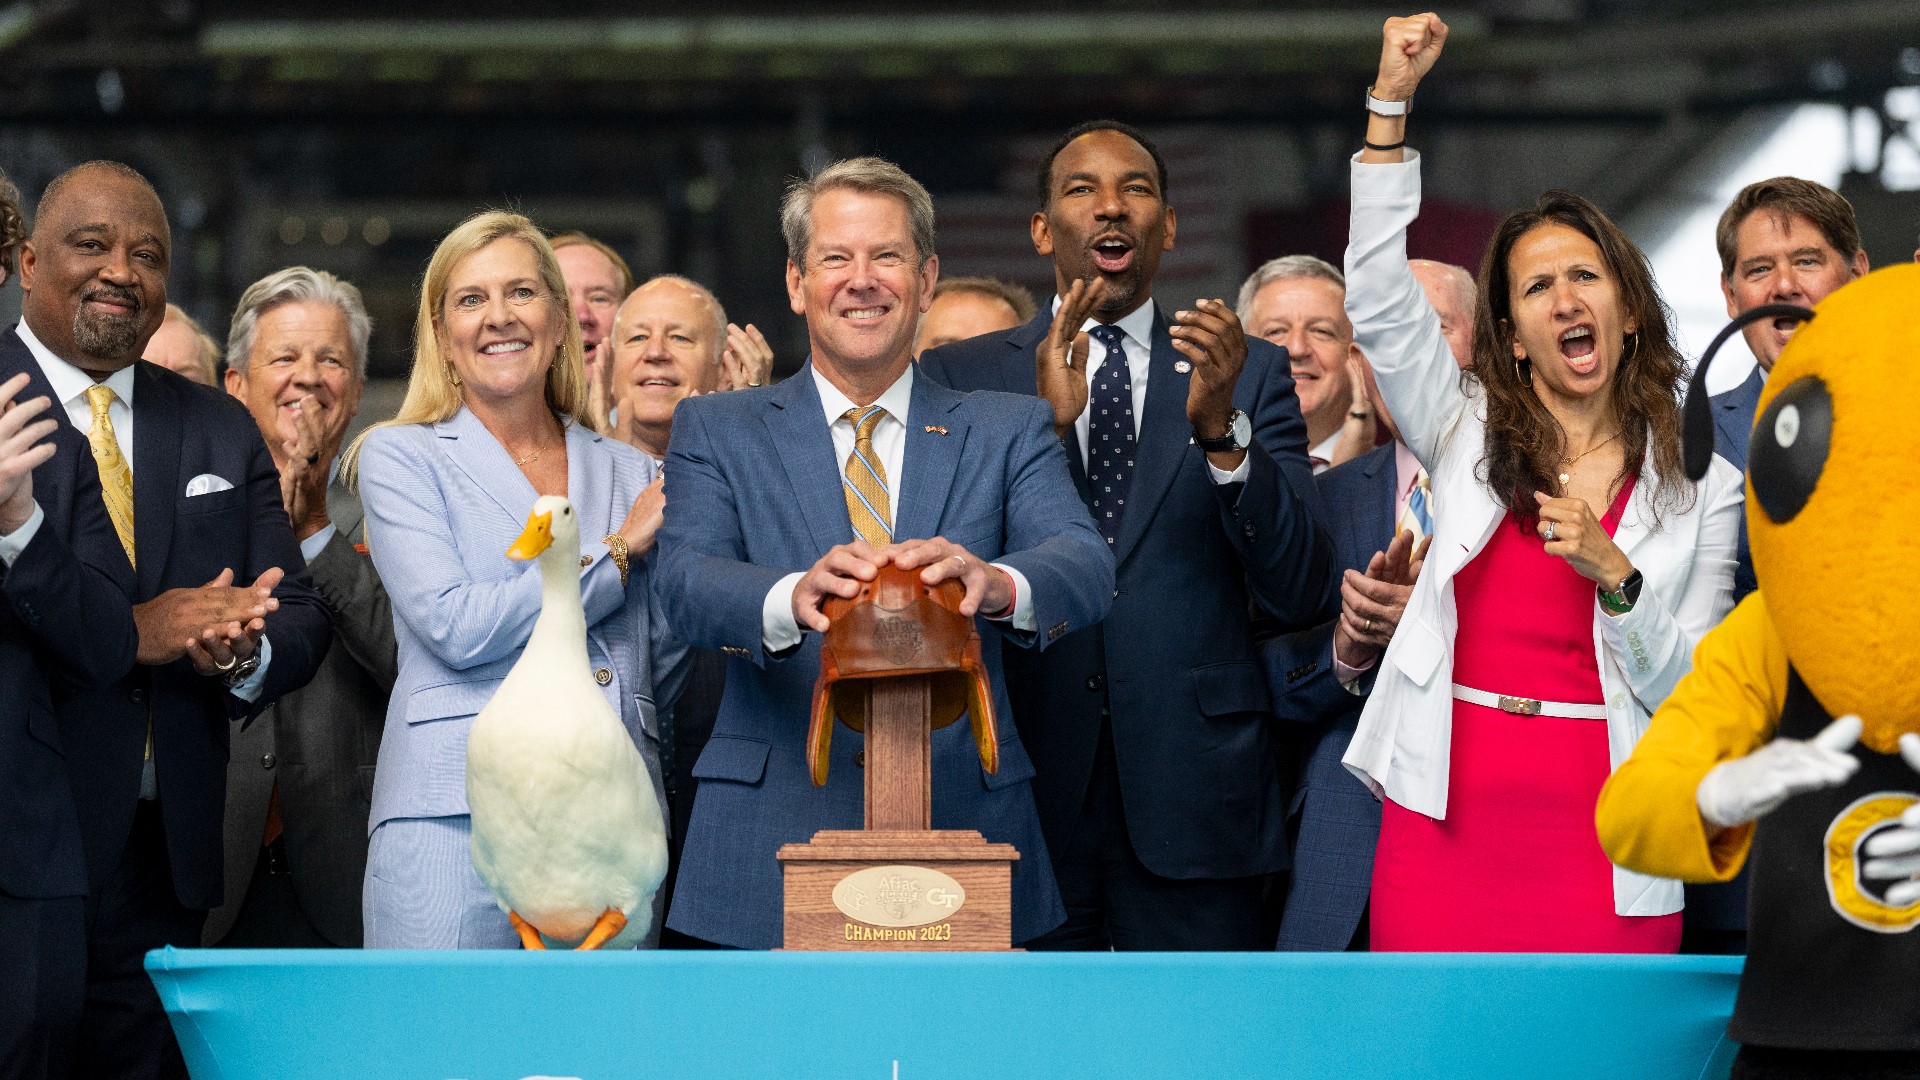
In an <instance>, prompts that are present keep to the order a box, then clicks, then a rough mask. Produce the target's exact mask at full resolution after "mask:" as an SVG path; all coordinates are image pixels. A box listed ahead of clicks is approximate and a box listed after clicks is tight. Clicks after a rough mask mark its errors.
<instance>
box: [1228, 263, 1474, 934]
mask: <svg viewBox="0 0 1920 1080" xmlns="http://www.w3.org/2000/svg"><path fill="white" fill-rule="evenodd" d="M1269 265H1271V264H1269ZM1316 272H1317V273H1318V275H1319V276H1320V277H1322V278H1323V279H1324V280H1326V281H1329V282H1331V283H1332V284H1334V285H1335V286H1337V287H1338V290H1339V294H1340V296H1341V297H1342V298H1343V299H1344V296H1345V292H1346V278H1345V277H1344V276H1343V275H1341V273H1340V271H1338V270H1336V269H1334V268H1333V267H1331V266H1325V265H1324V264H1322V265H1321V266H1320V267H1318V268H1317V271H1316ZM1414 273H1415V274H1416V275H1417V276H1418V277H1419V278H1420V285H1421V288H1422V289H1423V290H1424V291H1425V292H1426V294H1427V300H1428V302H1429V303H1431V304H1432V305H1433V308H1434V310H1435V311H1437V312H1439V313H1440V316H1441V323H1442V325H1443V326H1446V327H1448V328H1453V327H1460V328H1463V329H1464V332H1463V333H1459V334H1449V335H1448V338H1447V342H1448V344H1449V345H1450V346H1452V348H1453V358H1454V361H1455V362H1456V363H1458V364H1459V365H1460V366H1461V367H1462V368H1465V367H1466V366H1467V365H1468V364H1470V363H1471V362H1472V360H1473V332H1472V327H1473V301H1474V289H1473V278H1472V276H1471V275H1468V274H1467V273H1466V271H1464V270H1462V269H1460V268H1459V267H1455V266H1448V265H1447V264H1445V263H1435V262H1428V261H1425V260H1422V261H1420V262H1419V263H1417V264H1416V265H1415V268H1414ZM1462 279H1464V281H1463V280H1462ZM1337 322H1338V323H1339V324H1341V325H1338V326H1337V327H1336V330H1337V331H1338V333H1339V335H1341V336H1343V337H1344V338H1345V340H1351V339H1352V334H1353V328H1352V326H1351V325H1349V324H1347V323H1346V315H1345V313H1344V311H1343V312H1342V313H1341V314H1340V315H1339V317H1338V319H1337ZM1355 362H1356V363H1358V364H1360V365H1362V366H1361V368H1360V375H1361V377H1362V379H1363V380H1364V383H1363V386H1362V392H1361V393H1359V394H1356V396H1355V398H1354V403H1353V411H1354V412H1355V413H1356V414H1358V415H1359V416H1360V418H1361V419H1362V420H1364V421H1367V422H1368V423H1369V424H1371V422H1374V421H1377V422H1378V423H1379V425H1380V427H1381V429H1382V430H1384V431H1385V432H1386V433H1387V435H1388V436H1389V440H1390V441H1388V442H1387V443H1386V444H1385V445H1383V446H1378V447H1375V448H1374V449H1373V450H1370V451H1368V452H1367V453H1365V454H1362V455H1360V456H1359V457H1357V458H1354V459H1353V460H1351V461H1349V462H1346V463H1345V464H1343V465H1337V466H1335V467H1333V468H1332V469H1329V470H1327V471H1326V472H1323V473H1321V474H1320V475H1318V476H1316V477H1314V484H1315V486H1317V487H1318V488H1319V489H1320V502H1321V505H1322V506H1324V507H1325V508H1326V511H1327V528H1328V531H1329V532H1330V533H1331V535H1332V539H1333V551H1334V562H1335V564H1336V565H1337V566H1338V567H1339V568H1340V573H1341V575H1342V578H1341V585H1340V613H1339V614H1338V615H1337V616H1335V617H1334V618H1333V619H1331V620H1329V621H1327V622H1325V623H1322V624H1320V625H1319V626H1316V627H1313V628H1312V629H1309V630H1301V631H1298V632H1296V633H1292V634H1287V635H1283V636H1281V637H1278V638H1274V639H1272V640H1270V641H1268V642H1266V643H1265V644H1264V645H1262V646H1261V656H1262V659H1263V660H1264V661H1265V662H1266V665H1267V682H1268V685H1270V686H1271V687H1272V688H1273V711H1274V715H1276V716H1278V717H1279V718H1280V719H1281V720H1284V721H1290V722H1291V725H1293V726H1294V730H1295V731H1296V732H1297V736H1298V739H1299V750H1300V753H1299V765H1300V768H1299V778H1298V780H1297V781H1296V783H1295V786H1294V791H1293V799H1292V803H1291V805H1290V806H1289V807H1288V830H1289V832H1290V834H1291V835H1292V837H1293V873H1292V874H1290V875H1289V876H1288V879H1287V899H1286V904H1285V905H1284V907H1283V908H1282V912H1281V917H1280V934H1279V938H1278V947H1279V948H1280V949H1282V950H1286V951H1314V952H1338V951H1341V950H1344V949H1350V948H1365V947H1366V945H1367V939H1366V921H1365V919H1366V910H1367V898H1368V895H1369V894H1370V893H1371V892H1372V888H1373V850H1374V847H1375V846H1376V845H1377V844H1378V843H1379V839H1380V800H1378V799H1376V798H1374V797H1373V793H1372V792H1371V791H1368V790H1367V787H1366V785H1365V784H1362V783H1361V782H1360V778H1359V777H1357V776H1355V775H1354V774H1353V773H1352V772H1350V771H1349V770H1348V769H1347V767H1346V766H1344V765H1342V764H1340V759H1341V757H1342V756H1344V755H1345V754H1346V752H1347V745H1348V744H1349V743H1351V742H1352V741H1353V732H1354V728H1355V726H1356V725H1358V723H1359V721H1360V709H1361V707H1362V706H1364V705H1365V704H1366V701H1367V691H1368V690H1369V689H1370V688H1371V686H1372V678H1373V676H1372V671H1373V667H1374V665H1375V664H1376V663H1378V661H1379V659H1380V655H1381V653H1382V652H1384V651H1385V649H1386V646H1387V643H1388V642H1389V641H1391V640H1392V639H1393V631H1394V627H1396V626H1397V625H1398V624H1399V622H1400V617H1401V614H1402V613H1403V612H1404V611H1405V610H1406V606H1407V598H1408V596H1410V595H1411V594H1412V592H1413V583H1414V580H1415V579H1416V578H1418V577H1419V574H1420V562H1421V560H1423V559H1424V558H1425V555H1426V550H1425V545H1424V543H1422V541H1423V540H1424V538H1426V537H1428V536H1431V535H1432V533H1433V513H1434V506H1433V501H1432V496H1433V493H1432V491H1431V490H1430V488H1429V486H1428V484H1427V482H1426V473H1425V471H1424V470H1423V469H1421V468H1420V462H1419V460H1418V459H1416V458H1415V457H1414V456H1413V451H1411V450H1409V449H1407V446H1406V444H1405V443H1403V442H1401V441H1400V431H1399V429H1398V428H1397V427H1395V426H1394V423H1393V416H1392V414H1391V413H1389V412H1387V408H1386V404H1385V403H1384V402H1383V401H1381V399H1380V391H1379V389H1378V387H1376V386H1375V385H1374V382H1373V371H1372V369H1371V368H1370V367H1366V366H1365V365H1366V360H1365V358H1364V357H1361V358H1359V359H1357V360H1356V361H1355Z"/></svg>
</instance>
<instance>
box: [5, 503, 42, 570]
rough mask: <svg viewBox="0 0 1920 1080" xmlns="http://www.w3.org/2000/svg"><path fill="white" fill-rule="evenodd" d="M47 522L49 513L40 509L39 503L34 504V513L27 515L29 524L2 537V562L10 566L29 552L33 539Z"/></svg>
mask: <svg viewBox="0 0 1920 1080" xmlns="http://www.w3.org/2000/svg"><path fill="white" fill-rule="evenodd" d="M46 520H47V512H46V511H45V510H42V509H41V508H40V504H39V502H37V501H36V502H35V503H34V504H33V513H31V514H28V515H27V523H26V524H25V525H22V526H20V527H19V528H18V529H15V530H14V531H12V532H10V533H7V534H6V535H4V536H0V562H4V563H6V564H7V565H8V566H12V565H13V560H15V559H17V558H19V557H20V556H21V554H22V553H24V552H25V551H26V550H27V545H28V544H31V543H33V538H34V537H35V536H36V535H38V534H39V532H40V526H41V524H42V523H44V522H45V521H46Z"/></svg>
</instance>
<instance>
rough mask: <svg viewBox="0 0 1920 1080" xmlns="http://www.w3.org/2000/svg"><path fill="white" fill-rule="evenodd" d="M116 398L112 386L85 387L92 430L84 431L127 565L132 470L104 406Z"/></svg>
mask: <svg viewBox="0 0 1920 1080" xmlns="http://www.w3.org/2000/svg"><path fill="white" fill-rule="evenodd" d="M115 400H116V395H115V394H114V392H113V388H112V387H111V386H106V385H103V384H95V385H93V386H89V387H87V404H88V405H90V406H92V407H93V426H92V427H91V428H89V429H88V430H87V442H88V443H90V444H92V446H93V463H94V465H96V466H98V467H99V469H100V497H101V499H102V500H104V501H105V502H106V504H107V517H109V518H111V519H112V520H113V531H114V532H116V533H119V534H120V546H121V547H123V548H126V549H127V561H128V562H129V563H131V562H133V470H132V469H129V468H127V459H126V456H125V455H123V454H121V453H120V440H119V439H117V438H115V437H114V434H113V419H112V417H110V416H108V415H107V406H109V405H111V404H113V402H114V401H115Z"/></svg>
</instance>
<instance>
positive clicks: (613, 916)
mask: <svg viewBox="0 0 1920 1080" xmlns="http://www.w3.org/2000/svg"><path fill="white" fill-rule="evenodd" d="M626 928H627V917H626V916H625V915H622V914H621V913H620V912H619V911H617V910H615V909H613V908H608V909H607V910H605V911H603V912H601V913H600V918H599V919H597V920H595V921H594V924H593V929H592V930H589V931H587V936H586V940H584V941H582V942H581V943H580V944H579V945H578V946H577V947H576V948H577V949H597V948H599V947H600V946H602V945H605V944H606V943H607V941H608V940H609V939H610V938H612V937H613V936H614V935H615V934H618V933H619V932H620V931H622V930H625V929H626Z"/></svg>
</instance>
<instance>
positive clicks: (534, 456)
mask: <svg viewBox="0 0 1920 1080" xmlns="http://www.w3.org/2000/svg"><path fill="white" fill-rule="evenodd" d="M545 449H546V447H541V448H540V450H535V451H534V452H533V453H531V454H528V455H527V456H526V457H517V458H514V459H513V463H514V464H515V465H531V464H533V463H534V462H536V461H539V460H540V453H541V450H545ZM1560 482H1561V483H1563V484H1564V483H1566V482H1567V478H1566V477H1564V476H1563V477H1561V478H1560Z"/></svg>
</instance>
